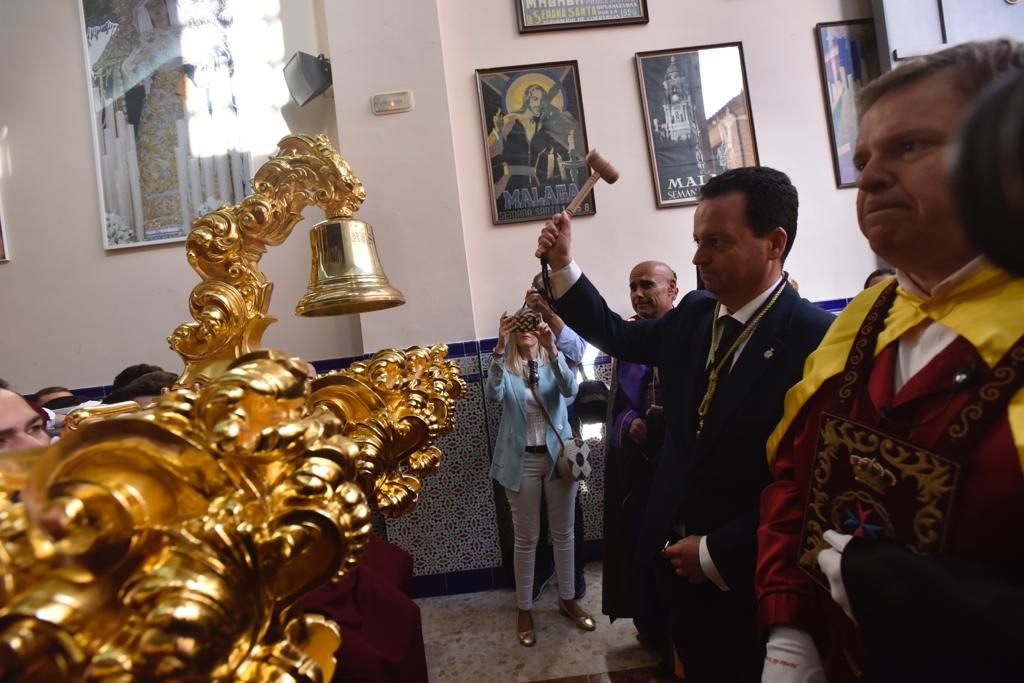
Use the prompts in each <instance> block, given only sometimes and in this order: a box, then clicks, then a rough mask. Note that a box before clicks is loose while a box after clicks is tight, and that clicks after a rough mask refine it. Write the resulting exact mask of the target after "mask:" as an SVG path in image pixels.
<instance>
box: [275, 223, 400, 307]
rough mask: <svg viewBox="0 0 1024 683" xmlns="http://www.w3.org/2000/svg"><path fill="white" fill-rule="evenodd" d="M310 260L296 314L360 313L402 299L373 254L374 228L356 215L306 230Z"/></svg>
mask: <svg viewBox="0 0 1024 683" xmlns="http://www.w3.org/2000/svg"><path fill="white" fill-rule="evenodd" d="M309 241H310V246H311V247H312V249H313V262H312V266H311V269H310V274H309V288H308V290H307V291H306V295H305V296H304V297H302V299H300V300H299V303H298V305H297V306H296V307H295V312H296V313H297V314H298V315H307V316H319V315H343V314H345V313H365V312H367V311H379V310H381V309H384V308H391V307H393V306H400V305H402V304H404V303H405V295H403V294H402V293H401V292H400V291H398V290H397V289H395V288H394V287H392V286H391V283H390V282H388V278H387V276H386V275H385V274H384V270H383V269H382V268H381V266H380V259H378V258H377V245H376V243H375V242H374V240H373V227H372V226H371V225H370V224H369V223H367V222H365V221H361V220H359V219H357V218H332V219H328V220H326V221H323V222H322V223H317V224H316V225H314V226H313V229H312V230H310V231H309Z"/></svg>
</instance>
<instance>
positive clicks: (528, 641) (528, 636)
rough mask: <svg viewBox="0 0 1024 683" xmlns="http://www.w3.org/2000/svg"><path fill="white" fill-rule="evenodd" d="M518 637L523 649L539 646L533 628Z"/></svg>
mask: <svg viewBox="0 0 1024 683" xmlns="http://www.w3.org/2000/svg"><path fill="white" fill-rule="evenodd" d="M516 637H518V638H519V644H520V645H522V646H523V647H533V646H534V645H536V644H537V636H536V635H535V634H534V632H533V629H532V628H531V629H530V630H529V631H520V632H519V633H517V634H516Z"/></svg>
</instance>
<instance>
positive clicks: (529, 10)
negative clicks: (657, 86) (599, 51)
mask: <svg viewBox="0 0 1024 683" xmlns="http://www.w3.org/2000/svg"><path fill="white" fill-rule="evenodd" d="M513 2H514V3H515V8H516V20H517V22H518V24H519V32H520V33H533V32H535V31H558V30H563V29H570V28H593V27H600V26H617V25H621V24H646V23H648V22H649V21H650V15H649V14H648V12H647V0H588V1H587V2H586V3H576V4H575V6H561V5H560V3H555V2H551V1H550V0H513Z"/></svg>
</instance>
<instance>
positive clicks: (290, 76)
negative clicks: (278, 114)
mask: <svg viewBox="0 0 1024 683" xmlns="http://www.w3.org/2000/svg"><path fill="white" fill-rule="evenodd" d="M284 81H285V83H287V84H288V92H290V93H291V94H292V99H293V100H295V103H296V104H297V105H299V106H300V107H302V106H305V105H306V104H308V103H309V101H310V100H312V99H313V98H314V97H317V96H318V95H321V94H323V92H324V91H325V90H327V88H329V87H331V62H330V60H329V59H327V57H324V56H323V55H318V56H316V57H314V56H313V55H310V54H306V53H305V52H296V53H295V54H294V55H292V58H291V59H289V60H288V63H287V64H285V65H284Z"/></svg>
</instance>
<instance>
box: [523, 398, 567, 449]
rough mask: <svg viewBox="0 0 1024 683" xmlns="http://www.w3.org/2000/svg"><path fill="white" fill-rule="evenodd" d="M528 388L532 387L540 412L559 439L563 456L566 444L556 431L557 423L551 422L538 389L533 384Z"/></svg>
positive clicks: (559, 446)
mask: <svg viewBox="0 0 1024 683" xmlns="http://www.w3.org/2000/svg"><path fill="white" fill-rule="evenodd" d="M527 386H529V387H530V392H531V393H533V398H534V399H535V400H536V401H537V405H538V406H540V412H541V413H543V415H544V419H545V420H547V421H548V426H549V427H551V431H553V432H554V433H555V436H557V437H558V448H559V452H558V455H559V456H561V455H562V453H564V452H565V442H564V441H562V435H561V434H559V433H558V430H557V429H555V423H554V422H552V421H551V416H550V415H548V411H547V409H546V408H545V407H544V402H543V401H541V400H540V396H539V395H538V394H537V389H536V388H535V387H534V386H533V385H532V384H529V385H527Z"/></svg>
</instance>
